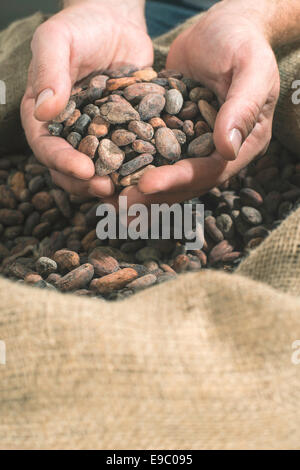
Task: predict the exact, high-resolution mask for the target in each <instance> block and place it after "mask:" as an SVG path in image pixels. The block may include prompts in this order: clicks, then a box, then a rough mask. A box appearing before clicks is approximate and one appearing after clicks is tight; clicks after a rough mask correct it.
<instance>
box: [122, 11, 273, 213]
mask: <svg viewBox="0 0 300 470" xmlns="http://www.w3.org/2000/svg"><path fill="white" fill-rule="evenodd" d="M236 5H237V2H221V3H220V4H219V5H217V6H215V7H213V8H212V9H211V10H209V11H208V12H207V13H206V14H205V15H203V17H202V18H200V20H199V21H198V23H196V24H195V25H194V26H192V27H191V28H189V29H188V30H186V31H184V32H183V33H182V34H181V35H180V36H179V37H178V38H177V39H176V40H175V42H174V43H173V45H172V47H171V49H170V53H169V57H168V61H167V68H169V69H172V70H179V71H181V72H182V73H183V74H184V75H186V76H189V77H191V78H194V79H196V80H198V81H199V82H201V83H202V84H203V85H205V86H207V87H208V88H210V89H211V90H213V91H214V92H215V94H216V95H217V97H218V100H219V102H220V105H221V108H220V111H219V114H218V116H217V120H216V123H215V128H214V142H215V146H216V151H215V152H214V153H213V154H212V155H211V156H210V157H207V158H190V159H185V160H181V161H179V162H177V163H176V164H174V165H172V166H164V167H159V168H155V169H152V170H149V171H147V172H146V173H145V174H144V176H143V177H142V178H141V180H140V182H139V186H138V188H132V189H131V190H130V191H129V195H130V200H134V202H145V203H148V204H150V203H152V202H155V203H157V202H159V201H161V202H163V201H169V202H170V203H172V202H179V201H183V200H185V199H188V198H190V197H194V196H195V197H196V196H199V195H201V194H203V193H205V192H206V191H207V190H209V189H210V188H211V187H214V186H216V185H218V184H221V183H223V182H224V181H226V180H227V179H229V178H230V177H231V176H232V175H234V174H235V173H237V172H239V170H240V169H242V168H243V167H245V166H246V165H247V164H248V163H249V162H250V161H251V160H252V159H253V158H254V157H256V156H257V155H259V154H262V153H264V152H265V151H266V149H267V147H268V145H269V142H270V138H271V132H272V120H273V114H274V109H275V105H276V102H277V99H278V95H279V89H280V79H279V72H278V67H277V63H276V59H275V56H274V53H273V51H272V48H271V46H270V44H269V41H268V39H267V37H266V34H265V32H264V28H263V21H261V22H260V21H259V20H258V19H257V18H255V19H254V18H251V15H250V13H249V15H247V14H246V13H245V11H243V12H240V13H239V11H238V10H237V9H235V8H236Z"/></svg>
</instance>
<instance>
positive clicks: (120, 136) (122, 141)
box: [111, 121, 139, 147]
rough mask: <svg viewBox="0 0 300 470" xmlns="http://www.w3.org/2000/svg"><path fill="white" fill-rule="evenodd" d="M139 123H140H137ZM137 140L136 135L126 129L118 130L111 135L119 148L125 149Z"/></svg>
mask: <svg viewBox="0 0 300 470" xmlns="http://www.w3.org/2000/svg"><path fill="white" fill-rule="evenodd" d="M135 122H139V121H135ZM135 139H136V134H134V133H133V132H130V131H127V130H126V129H117V130H116V131H114V132H113V133H112V135H111V140H112V141H113V143H114V144H116V145H118V146H119V147H123V146H125V145H129V144H132V142H134V141H135Z"/></svg>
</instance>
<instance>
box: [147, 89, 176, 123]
mask: <svg viewBox="0 0 300 470" xmlns="http://www.w3.org/2000/svg"><path fill="white" fill-rule="evenodd" d="M174 91H177V90H174ZM178 93H179V92H178ZM166 96H167V95H166ZM165 105H166V100H165V98H164V96H162V95H161V94H159V93H149V95H146V96H144V98H143V99H142V100H141V102H140V104H139V107H138V112H139V114H140V117H141V119H143V121H148V120H149V119H151V118H153V117H158V116H159V115H160V113H161V111H162V110H163V109H164V107H165ZM174 114H176V113H174Z"/></svg>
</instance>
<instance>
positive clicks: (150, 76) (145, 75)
mask: <svg viewBox="0 0 300 470" xmlns="http://www.w3.org/2000/svg"><path fill="white" fill-rule="evenodd" d="M133 77H136V78H139V79H140V80H141V81H143V82H151V80H154V79H155V78H156V77H157V73H156V72H155V70H153V69H152V68H146V69H143V70H137V71H136V72H134V73H133Z"/></svg>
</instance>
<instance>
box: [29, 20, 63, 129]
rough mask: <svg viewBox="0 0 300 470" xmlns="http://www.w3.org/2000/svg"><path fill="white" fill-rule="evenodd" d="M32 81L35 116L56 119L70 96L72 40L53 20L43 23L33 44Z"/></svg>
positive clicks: (40, 119) (41, 118) (42, 119)
mask: <svg viewBox="0 0 300 470" xmlns="http://www.w3.org/2000/svg"><path fill="white" fill-rule="evenodd" d="M31 49H32V55H33V57H32V63H31V70H30V80H31V86H32V91H33V96H34V99H35V117H36V119H38V120H39V121H49V120H51V119H54V118H55V117H56V116H57V115H58V114H59V113H60V112H61V111H62V110H63V109H64V108H65V106H66V105H67V103H68V100H69V97H70V93H71V86H72V83H71V77H70V41H69V40H68V37H67V32H66V31H64V30H63V29H62V27H61V26H60V25H57V24H56V23H55V22H54V21H53V22H51V21H48V22H46V23H44V24H42V25H41V26H40V27H39V28H38V29H37V31H36V33H35V35H34V37H33V40H32V43H31Z"/></svg>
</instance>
